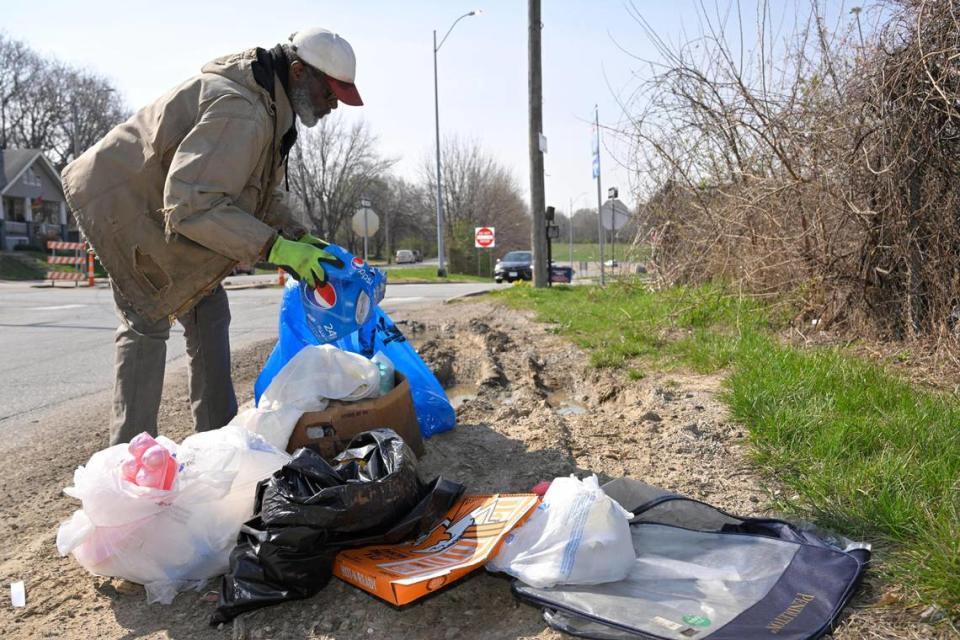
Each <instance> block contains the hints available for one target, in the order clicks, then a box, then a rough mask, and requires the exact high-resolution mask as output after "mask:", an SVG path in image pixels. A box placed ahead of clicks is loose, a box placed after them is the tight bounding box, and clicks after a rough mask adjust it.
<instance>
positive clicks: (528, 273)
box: [493, 251, 533, 283]
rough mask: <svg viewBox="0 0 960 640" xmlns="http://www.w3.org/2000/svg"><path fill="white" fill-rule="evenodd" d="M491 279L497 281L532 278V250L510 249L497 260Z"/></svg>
mask: <svg viewBox="0 0 960 640" xmlns="http://www.w3.org/2000/svg"><path fill="white" fill-rule="evenodd" d="M493 279H494V280H496V281H497V282H498V283H499V282H503V281H504V280H506V281H507V282H513V281H514V280H533V252H531V251H510V252H509V253H507V255H505V256H503V258H501V259H499V260H497V265H496V266H495V267H494V269H493Z"/></svg>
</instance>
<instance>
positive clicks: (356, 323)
mask: <svg viewBox="0 0 960 640" xmlns="http://www.w3.org/2000/svg"><path fill="white" fill-rule="evenodd" d="M325 251H327V252H328V253H330V254H332V255H334V256H336V257H338V258H340V260H342V261H343V265H344V266H343V268H338V267H336V266H333V265H330V264H324V271H325V272H326V274H327V282H326V283H325V284H324V285H323V286H320V287H316V288H314V287H310V286H308V285H306V284H304V283H300V284H299V286H300V295H301V299H302V301H303V311H304V315H305V316H306V320H307V326H308V327H309V328H310V331H311V333H313V335H314V337H316V339H317V340H318V341H319V342H320V344H326V343H328V342H333V341H335V340H337V339H339V338H342V337H343V336H346V335H349V334H351V333H353V332H354V331H356V330H357V329H358V328H359V327H360V326H361V325H362V324H363V323H364V322H366V321H367V318H369V317H370V314H371V311H372V310H373V307H374V305H376V304H377V302H379V301H380V300H381V299H383V295H384V292H385V290H386V276H385V275H384V273H383V271H381V270H380V269H376V268H374V267H371V266H369V265H368V264H367V263H366V262H364V261H363V260H361V259H360V258H356V257H354V256H353V254H351V253H350V252H349V251H346V250H345V249H343V248H342V247H338V246H337V245H333V244H332V245H330V246H328V247H327V248H326V249H325Z"/></svg>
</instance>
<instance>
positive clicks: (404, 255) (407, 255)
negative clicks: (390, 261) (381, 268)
mask: <svg viewBox="0 0 960 640" xmlns="http://www.w3.org/2000/svg"><path fill="white" fill-rule="evenodd" d="M396 259H397V264H410V263H413V262H416V261H417V258H416V256H414V255H413V251H410V250H409V249H399V250H398V251H397V256H396Z"/></svg>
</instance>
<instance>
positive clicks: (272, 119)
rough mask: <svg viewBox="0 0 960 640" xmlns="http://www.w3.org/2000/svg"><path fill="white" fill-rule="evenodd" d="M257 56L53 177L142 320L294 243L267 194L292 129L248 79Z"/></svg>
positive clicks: (189, 84)
mask: <svg viewBox="0 0 960 640" xmlns="http://www.w3.org/2000/svg"><path fill="white" fill-rule="evenodd" d="M255 60H256V54H255V50H254V49H251V50H249V51H245V52H243V53H240V54H237V55H232V56H226V57H223V58H219V59H217V60H214V61H213V62H210V63H208V64H206V65H205V66H204V67H203V69H202V70H201V74H200V75H199V76H196V77H194V78H192V79H190V80H187V81H186V82H185V83H183V84H181V85H180V86H179V87H177V88H175V89H173V90H172V91H170V92H169V93H167V94H166V95H164V96H162V97H161V98H160V99H159V100H157V101H156V102H154V103H153V104H151V105H149V106H147V107H145V108H143V109H141V110H140V111H139V112H137V113H136V114H135V115H134V116H133V117H131V118H130V119H129V120H127V121H126V122H124V123H123V124H121V125H118V126H117V127H116V128H114V129H113V130H112V131H110V132H109V133H108V134H107V135H106V136H104V138H103V139H102V140H101V141H100V142H98V143H97V144H96V145H94V146H93V147H91V148H90V149H88V150H87V151H86V153H84V154H83V155H81V156H80V157H79V158H77V159H76V160H74V161H73V162H71V163H70V164H69V165H67V167H66V168H65V169H64V170H63V186H64V192H65V193H66V196H67V203H68V204H69V205H70V209H71V210H72V211H73V214H74V216H75V217H76V219H77V222H78V224H79V226H80V229H81V231H82V232H83V235H84V236H85V237H86V239H87V240H88V241H89V242H90V244H91V245H93V248H94V250H95V251H96V252H97V256H98V258H99V259H100V261H101V263H102V264H103V266H104V268H106V270H107V272H108V273H109V274H110V277H111V279H112V280H113V281H114V283H115V286H117V287H118V288H119V289H120V293H121V294H122V295H123V297H124V298H125V299H126V300H127V301H128V302H129V303H130V304H131V306H133V307H134V309H136V311H137V312H138V313H139V314H141V315H142V316H144V317H145V318H147V319H149V320H153V321H156V320H159V319H161V318H164V317H167V316H175V315H177V314H179V313H181V312H183V311H186V310H187V309H189V308H190V307H192V306H193V305H194V304H195V303H196V302H197V301H198V300H200V298H202V297H203V296H205V295H206V294H207V293H209V292H210V291H211V290H212V289H214V288H215V287H216V286H217V285H218V284H219V283H220V281H221V280H222V279H223V278H224V277H225V276H226V275H228V274H229V273H230V271H231V270H232V269H233V267H234V266H235V265H236V264H237V262H247V263H254V262H256V261H258V260H261V259H264V258H265V255H266V253H267V252H268V251H269V248H270V246H271V245H272V243H273V241H274V239H275V238H276V235H277V231H278V230H280V231H282V232H283V234H284V235H285V236H288V237H290V238H293V239H295V238H298V237H299V236H300V235H302V234H303V232H304V229H303V227H301V226H300V225H298V224H297V223H295V222H294V221H293V219H292V218H291V216H290V211H289V209H288V208H287V206H286V204H285V203H284V200H283V197H282V192H280V191H278V189H277V187H278V184H279V181H280V179H281V178H282V175H283V167H282V166H280V141H281V138H282V137H283V134H284V133H285V132H286V131H287V130H288V129H289V128H290V126H291V124H292V123H293V118H294V114H293V110H292V108H291V106H290V103H289V101H288V100H287V96H286V93H285V92H284V90H283V87H282V86H281V85H280V81H279V79H277V80H276V81H275V86H276V89H275V94H276V100H275V101H274V100H271V98H270V95H269V93H268V92H267V91H266V90H265V89H263V88H262V87H260V86H259V85H258V84H257V83H256V82H255V81H254V79H253V72H252V69H251V63H253V62H254V61H255Z"/></svg>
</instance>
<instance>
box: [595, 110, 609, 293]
mask: <svg viewBox="0 0 960 640" xmlns="http://www.w3.org/2000/svg"><path fill="white" fill-rule="evenodd" d="M593 117H594V120H593V126H594V128H595V129H596V132H597V139H596V149H597V150H596V157H595V158H594V162H595V163H596V170H595V175H594V177H595V178H596V179H597V230H598V231H599V236H600V284H601V285H603V284H606V280H607V276H606V267H605V266H604V264H603V217H602V216H601V214H600V209H601V208H602V207H603V196H602V195H601V193H600V190H601V187H600V108H599V107H597V106H594V107H593Z"/></svg>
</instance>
